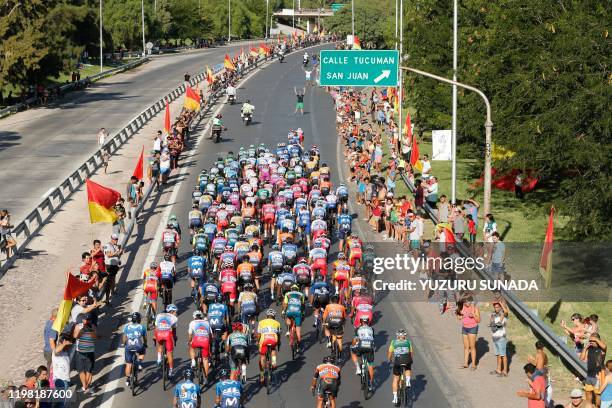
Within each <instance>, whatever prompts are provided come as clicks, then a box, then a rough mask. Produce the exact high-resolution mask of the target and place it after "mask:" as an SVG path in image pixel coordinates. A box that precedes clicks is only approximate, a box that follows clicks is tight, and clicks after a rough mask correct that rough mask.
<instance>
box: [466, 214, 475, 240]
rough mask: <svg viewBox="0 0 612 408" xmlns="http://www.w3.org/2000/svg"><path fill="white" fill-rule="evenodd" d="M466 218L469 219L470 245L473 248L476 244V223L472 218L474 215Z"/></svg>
mask: <svg viewBox="0 0 612 408" xmlns="http://www.w3.org/2000/svg"><path fill="white" fill-rule="evenodd" d="M466 218H467V226H468V232H469V234H470V245H472V246H473V245H474V244H475V243H476V223H475V222H474V219H473V218H472V214H468V215H467V216H466Z"/></svg>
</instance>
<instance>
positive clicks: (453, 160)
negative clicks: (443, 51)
mask: <svg viewBox="0 0 612 408" xmlns="http://www.w3.org/2000/svg"><path fill="white" fill-rule="evenodd" d="M453 3H454V4H453V81H455V82H457V54H458V50H457V20H458V12H457V9H458V6H457V0H454V1H453ZM452 110H453V111H452V115H453V116H452V125H451V127H452V130H451V133H452V137H451V143H452V157H451V202H452V203H453V204H455V201H456V189H457V85H456V84H453V108H452Z"/></svg>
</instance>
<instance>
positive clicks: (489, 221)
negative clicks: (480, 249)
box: [482, 214, 497, 242]
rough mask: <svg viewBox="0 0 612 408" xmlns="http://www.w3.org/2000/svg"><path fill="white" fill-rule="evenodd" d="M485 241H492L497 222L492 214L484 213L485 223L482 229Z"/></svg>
mask: <svg viewBox="0 0 612 408" xmlns="http://www.w3.org/2000/svg"><path fill="white" fill-rule="evenodd" d="M482 232H483V233H484V241H485V242H493V233H494V232H497V223H496V222H495V217H493V214H487V215H485V225H484V227H483V229H482Z"/></svg>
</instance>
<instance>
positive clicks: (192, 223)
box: [189, 218, 202, 229]
mask: <svg viewBox="0 0 612 408" xmlns="http://www.w3.org/2000/svg"><path fill="white" fill-rule="evenodd" d="M201 226H202V220H201V219H199V218H193V219H191V220H189V228H191V229H194V228H199V227H201Z"/></svg>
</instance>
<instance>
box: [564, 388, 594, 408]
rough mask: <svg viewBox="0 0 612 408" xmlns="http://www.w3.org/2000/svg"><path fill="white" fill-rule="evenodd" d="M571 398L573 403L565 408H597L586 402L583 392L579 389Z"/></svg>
mask: <svg viewBox="0 0 612 408" xmlns="http://www.w3.org/2000/svg"><path fill="white" fill-rule="evenodd" d="M569 396H570V399H571V402H570V403H569V404H567V405H566V406H565V408H595V407H594V406H593V404H591V403H590V402H588V401H585V400H584V398H583V395H582V390H580V389H578V388H574V389H573V390H572V392H570V395H569Z"/></svg>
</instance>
